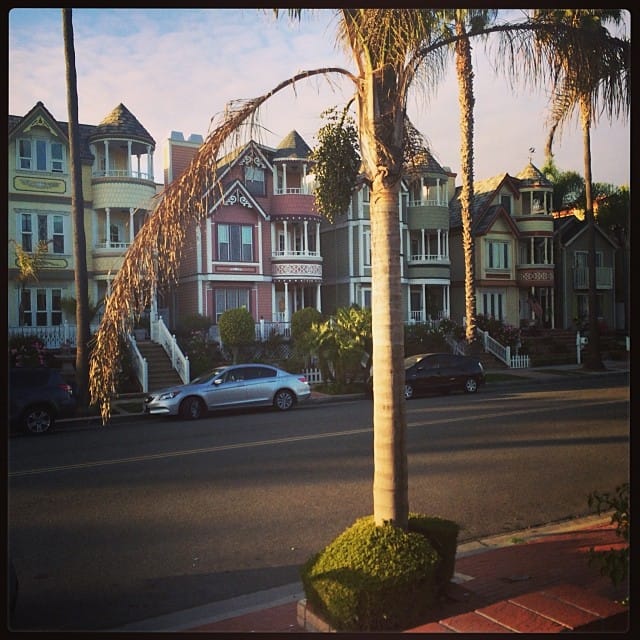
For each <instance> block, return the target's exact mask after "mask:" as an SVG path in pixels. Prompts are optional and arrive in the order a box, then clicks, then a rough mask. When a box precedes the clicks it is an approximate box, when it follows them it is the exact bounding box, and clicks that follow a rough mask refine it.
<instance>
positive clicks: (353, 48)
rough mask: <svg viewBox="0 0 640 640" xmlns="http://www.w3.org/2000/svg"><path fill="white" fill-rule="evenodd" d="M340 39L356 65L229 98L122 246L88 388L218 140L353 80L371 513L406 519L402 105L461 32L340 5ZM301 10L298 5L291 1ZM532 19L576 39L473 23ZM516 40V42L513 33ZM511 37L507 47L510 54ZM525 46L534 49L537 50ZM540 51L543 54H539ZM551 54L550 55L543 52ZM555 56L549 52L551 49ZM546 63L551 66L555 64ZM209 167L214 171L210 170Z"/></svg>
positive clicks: (98, 383)
mask: <svg viewBox="0 0 640 640" xmlns="http://www.w3.org/2000/svg"><path fill="white" fill-rule="evenodd" d="M337 11H338V15H339V17H340V21H339V26H338V35H339V41H340V42H341V43H342V44H343V45H344V46H345V48H346V50H347V51H348V52H350V54H351V55H352V58H353V61H354V64H355V66H356V68H357V73H355V74H353V73H351V72H349V71H347V70H345V69H342V68H325V69H317V70H313V71H305V72H301V73H299V74H297V75H296V76H294V77H293V78H291V79H289V80H287V81H285V82H283V83H281V84H279V85H278V86H277V87H275V88H274V89H273V90H272V91H270V92H268V93H266V94H264V95H262V96H260V97H258V98H255V99H253V100H247V101H237V102H234V103H232V104H230V105H229V107H228V109H227V111H226V112H225V114H224V116H223V119H222V121H221V122H220V123H219V125H218V126H216V127H214V128H213V130H212V131H211V133H210V134H209V136H208V137H207V139H206V140H205V142H204V143H203V145H202V146H201V147H200V149H199V151H198V153H197V154H196V156H195V157H194V158H193V160H192V161H191V163H190V164H189V166H188V167H187V169H186V170H185V171H184V173H183V174H182V175H181V177H180V178H179V179H178V180H176V181H175V182H173V183H172V184H170V185H169V186H168V187H167V188H166V189H165V191H164V193H163V194H162V197H161V199H160V200H159V201H158V204H157V205H156V207H155V210H154V213H153V215H152V216H151V217H150V218H149V219H148V220H147V222H146V223H145V224H144V226H143V227H142V229H141V230H140V232H139V233H138V234H137V235H136V237H135V239H134V242H133V243H132V245H131V246H130V248H129V250H128V252H127V254H126V255H125V258H124V261H123V264H122V267H121V269H120V270H119V271H118V273H117V274H116V277H115V279H114V280H113V282H112V289H111V295H110V296H109V298H108V299H107V301H106V306H105V313H104V316H103V319H102V322H101V325H100V327H99V329H98V332H97V334H96V346H95V348H94V351H93V357H92V360H91V377H90V383H91V392H92V399H93V400H94V401H98V402H100V405H101V413H102V417H103V420H104V421H106V420H108V418H109V413H110V399H111V396H112V394H113V393H115V390H116V376H117V372H116V370H115V369H116V367H114V362H117V361H118V359H119V354H120V351H119V349H120V346H119V340H118V338H119V336H120V334H123V333H126V332H127V331H129V330H130V328H131V326H132V319H133V316H135V314H136V313H140V312H141V310H142V309H144V308H145V306H146V305H147V304H148V302H149V300H150V298H151V292H152V291H153V290H154V288H155V287H157V286H158V283H159V282H160V281H169V280H172V279H175V278H176V275H177V269H178V266H179V255H180V251H181V248H182V246H183V244H184V240H185V233H186V230H187V229H189V228H192V226H193V225H194V224H198V223H200V222H201V221H202V220H203V219H204V218H205V217H206V215H207V207H206V196H207V194H209V193H211V192H212V191H213V190H215V189H218V188H219V186H218V184H217V182H216V178H215V176H216V163H217V158H218V157H219V155H218V154H219V151H220V150H221V148H222V146H223V145H224V144H225V142H226V141H227V140H229V139H230V138H232V137H233V136H234V135H235V132H236V131H237V130H238V129H239V128H240V127H241V125H242V124H243V123H245V122H246V121H248V120H251V119H252V118H253V117H254V116H255V114H256V112H257V110H258V109H259V107H260V106H261V105H262V104H264V102H265V101H266V100H268V99H269V97H271V96H272V95H274V94H275V93H277V92H278V91H281V90H282V89H284V88H285V87H288V86H291V85H293V84H294V83H295V82H299V81H301V80H302V79H304V78H309V77H311V76H314V75H318V74H334V73H339V74H342V75H343V76H345V77H347V78H349V79H350V80H351V81H352V82H353V85H354V90H355V103H356V106H357V122H358V133H359V142H360V145H359V146H360V150H361V156H362V166H363V171H364V174H365V178H366V180H367V181H368V183H369V185H370V188H371V197H370V217H371V240H372V255H373V261H372V262H373V267H372V287H373V291H372V293H373V295H372V323H373V327H372V339H373V371H374V375H373V380H374V480H373V502H374V519H375V522H376V524H382V523H383V522H393V523H394V524H395V525H397V526H399V527H402V528H405V529H406V528H407V524H408V511H409V506H408V474H407V447H406V412H405V400H404V394H403V387H404V367H403V356H404V329H403V315H402V304H401V299H400V298H401V287H400V232H399V225H398V214H397V207H398V198H399V191H400V180H401V177H402V167H403V160H404V156H403V153H404V144H405V141H406V136H405V132H406V128H407V118H406V104H407V99H408V92H409V89H410V87H411V86H412V84H413V82H414V81H415V80H416V79H420V80H421V81H423V82H425V83H429V82H431V83H435V82H437V80H438V79H439V78H440V77H442V75H443V71H444V68H445V60H446V55H447V50H448V47H449V46H450V45H451V44H453V43H455V41H456V40H457V39H460V38H461V37H462V38H463V39H464V38H465V37H466V36H464V35H462V36H461V35H455V34H454V35H445V36H441V35H440V34H441V33H442V25H441V22H442V19H443V16H442V13H441V12H439V11H432V10H426V9H425V10H422V9H415V10H410V11H407V10H406V9H351V8H347V9H340V10H337ZM290 13H291V14H293V15H296V16H297V15H300V10H290ZM535 29H538V30H543V31H544V32H545V33H547V32H548V33H555V34H557V40H558V42H555V41H553V40H550V42H549V43H548V44H547V45H546V46H547V51H548V52H553V50H554V47H557V46H560V45H559V42H565V41H566V40H571V38H570V37H569V36H571V30H570V29H569V28H559V27H557V26H556V25H548V24H543V23H536V22H533V21H531V20H529V19H526V20H525V21H524V22H522V23H519V24H515V25H508V24H507V25H504V24H503V25H495V26H491V27H488V28H486V29H481V30H479V31H477V32H475V31H474V32H473V33H472V34H469V35H473V36H474V37H475V36H477V35H481V34H484V33H491V32H496V33H502V35H503V37H504V38H505V40H506V41H507V42H510V43H512V41H513V40H516V39H518V38H519V40H520V41H521V42H527V41H528V40H531V36H532V33H533V32H534V30H535ZM512 44H513V43H512ZM516 50H518V48H517V47H513V46H512V49H511V51H510V53H509V55H511V57H512V58H514V57H515V52H516ZM531 51H532V59H534V60H535V59H537V58H535V56H533V54H534V53H535V51H533V48H531ZM538 57H539V56H538ZM549 57H550V56H549ZM550 59H551V61H552V62H553V58H551V57H550ZM551 68H552V69H553V68H554V67H553V65H551ZM212 176H213V178H212Z"/></svg>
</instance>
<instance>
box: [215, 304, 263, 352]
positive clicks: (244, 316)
mask: <svg viewBox="0 0 640 640" xmlns="http://www.w3.org/2000/svg"><path fill="white" fill-rule="evenodd" d="M218 327H219V328H220V340H221V341H222V344H223V345H224V346H225V347H227V348H228V349H231V353H232V354H233V362H234V364H235V363H236V362H238V358H239V354H240V349H241V348H242V347H246V346H247V345H249V344H252V343H253V342H255V340H256V323H255V321H254V320H253V317H252V316H251V314H250V313H249V311H248V310H247V309H246V307H236V308H235V309H227V310H226V311H225V312H224V313H223V314H222V315H221V316H220V320H218Z"/></svg>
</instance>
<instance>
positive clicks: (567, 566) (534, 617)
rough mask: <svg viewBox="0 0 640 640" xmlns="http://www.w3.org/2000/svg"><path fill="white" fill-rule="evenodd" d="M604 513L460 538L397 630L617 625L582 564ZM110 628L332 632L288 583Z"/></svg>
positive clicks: (616, 591)
mask: <svg viewBox="0 0 640 640" xmlns="http://www.w3.org/2000/svg"><path fill="white" fill-rule="evenodd" d="M621 546H623V542H622V541H621V540H620V539H619V538H618V536H617V535H616V533H615V528H614V527H613V525H612V524H611V517H610V514H607V515H605V516H589V517H586V518H580V519H576V520H570V521H567V522H561V523H556V524H553V525H548V526H544V527H535V528H532V529H528V530H524V531H519V532H512V533H509V534H506V535H502V536H494V537H489V538H483V539H480V540H475V541H472V542H468V543H465V544H462V545H460V546H459V547H458V549H457V553H456V566H455V574H454V579H453V581H452V583H451V584H450V585H449V587H448V588H447V590H446V594H445V596H444V597H443V598H442V599H441V600H440V601H439V603H438V604H437V606H436V607H434V612H433V616H432V619H430V620H425V621H424V624H422V625H420V626H418V627H415V628H412V629H407V630H404V633H443V632H444V633H494V632H503V633H504V632H507V633H508V632H513V633H516V632H529V633H559V632H561V631H601V632H621V631H626V630H627V629H628V627H629V609H628V607H627V606H624V605H622V604H621V603H620V601H621V600H622V599H623V598H624V597H625V596H628V595H629V585H627V584H624V585H620V586H618V587H615V586H614V585H613V584H612V582H611V580H610V579H609V578H608V577H607V576H602V575H600V573H599V571H598V569H597V568H596V567H593V566H590V565H589V563H588V552H589V550H590V549H591V548H595V549H609V548H620V547H621ZM116 631H151V632H153V631H164V632H176V631H189V632H208V633H223V632H246V633H254V632H268V633H274V632H278V633H302V632H331V631H333V630H332V629H331V628H330V627H329V626H328V625H326V624H325V623H323V621H322V620H321V619H319V618H318V617H317V616H315V615H314V614H313V612H311V611H310V610H308V609H307V607H306V602H305V600H304V592H303V589H302V584H301V583H299V582H297V583H292V584H288V585H284V586H282V587H278V588H275V589H269V590H266V591H261V592H257V593H252V594H248V595H245V596H241V597H238V598H233V599H231V600H225V601H221V602H215V603H212V604H210V605H205V606H202V607H196V608H193V609H189V610H187V611H180V612H176V613H172V614H168V615H165V616H161V617H158V618H154V619H151V620H143V621H140V622H136V623H132V624H129V625H126V626H124V627H121V628H118V629H116Z"/></svg>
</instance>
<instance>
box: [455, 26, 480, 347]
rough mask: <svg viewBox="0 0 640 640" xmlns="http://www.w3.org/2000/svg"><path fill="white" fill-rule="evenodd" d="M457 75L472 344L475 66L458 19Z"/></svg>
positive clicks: (467, 330) (466, 292)
mask: <svg viewBox="0 0 640 640" xmlns="http://www.w3.org/2000/svg"><path fill="white" fill-rule="evenodd" d="M456 35H458V36H461V39H460V40H458V41H457V42H456V46H455V51H456V74H457V77H458V102H459V105H460V132H461V136H460V138H461V140H460V142H461V145H460V163H461V169H462V189H461V191H460V215H461V218H462V248H463V252H464V303H465V304H464V306H465V319H466V327H465V339H466V342H467V344H468V345H471V344H472V343H473V342H474V340H475V337H476V294H475V278H474V251H473V236H472V235H471V203H472V202H473V124H474V122H473V107H474V104H475V97H474V95H473V64H472V60H471V43H470V42H469V38H467V37H466V32H465V28H464V23H463V22H462V21H460V20H456Z"/></svg>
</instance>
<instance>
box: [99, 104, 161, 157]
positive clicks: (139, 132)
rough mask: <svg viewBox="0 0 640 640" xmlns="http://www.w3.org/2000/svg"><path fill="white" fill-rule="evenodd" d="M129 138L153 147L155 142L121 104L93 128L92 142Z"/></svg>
mask: <svg viewBox="0 0 640 640" xmlns="http://www.w3.org/2000/svg"><path fill="white" fill-rule="evenodd" d="M119 137H122V138H129V139H132V140H138V141H139V142H144V143H146V144H150V145H151V146H152V147H155V145H156V141H155V140H154V139H153V138H152V137H151V135H150V134H149V132H148V131H147V130H146V129H145V128H144V127H143V126H142V125H141V124H140V123H139V122H138V120H137V118H136V117H135V116H134V115H133V114H132V113H131V111H129V109H127V107H125V106H124V105H123V104H122V102H121V103H120V104H119V105H118V106H117V107H116V108H115V109H114V110H113V111H112V112H111V113H110V114H109V115H108V116H106V118H104V120H102V122H101V123H100V124H99V125H98V126H97V127H96V128H95V131H94V133H93V134H92V136H91V139H92V140H95V139H101V138H119Z"/></svg>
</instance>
